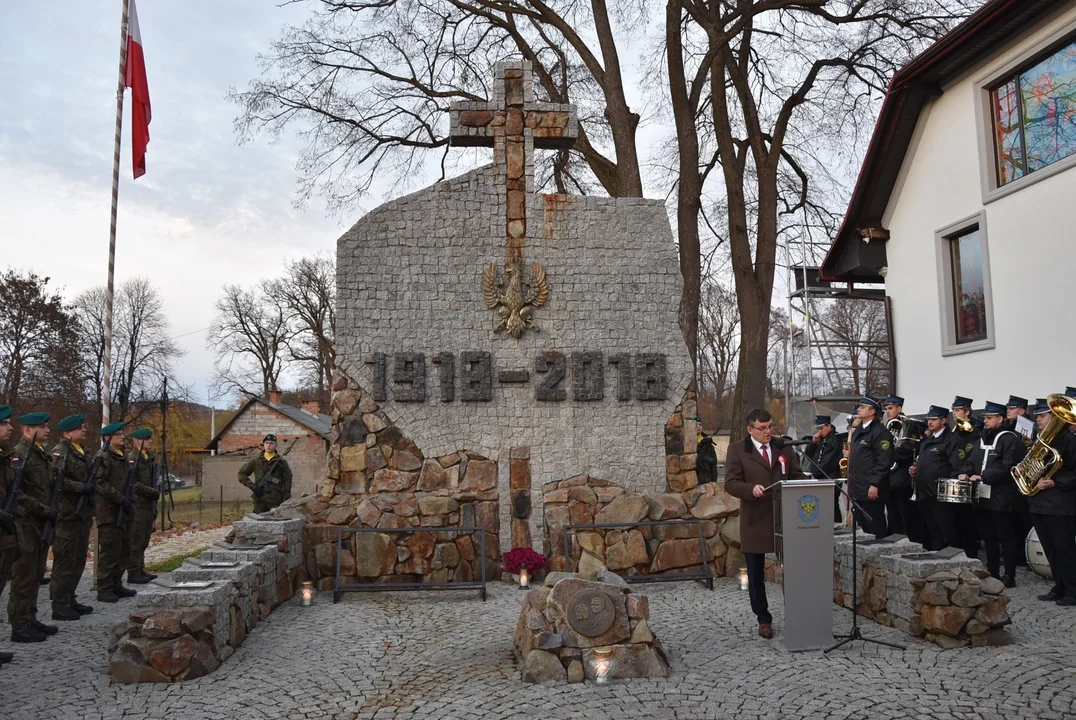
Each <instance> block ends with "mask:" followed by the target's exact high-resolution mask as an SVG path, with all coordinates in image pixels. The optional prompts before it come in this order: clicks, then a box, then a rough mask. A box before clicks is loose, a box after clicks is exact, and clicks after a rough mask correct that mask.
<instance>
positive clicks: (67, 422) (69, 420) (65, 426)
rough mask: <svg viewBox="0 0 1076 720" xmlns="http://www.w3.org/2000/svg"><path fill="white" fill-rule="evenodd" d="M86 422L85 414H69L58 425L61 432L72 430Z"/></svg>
mask: <svg viewBox="0 0 1076 720" xmlns="http://www.w3.org/2000/svg"><path fill="white" fill-rule="evenodd" d="M84 422H86V416H85V415H68V416H67V417H65V418H64V419H63V420H61V421H60V423H59V424H58V425H57V426H56V427H57V428H58V429H59V431H60V432H71V431H72V430H78V429H79V428H80V427H82V424H83V423H84Z"/></svg>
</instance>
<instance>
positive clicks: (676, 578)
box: [563, 518, 714, 590]
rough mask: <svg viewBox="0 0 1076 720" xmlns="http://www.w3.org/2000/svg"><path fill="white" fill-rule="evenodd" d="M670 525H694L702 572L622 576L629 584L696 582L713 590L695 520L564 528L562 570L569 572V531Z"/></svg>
mask: <svg viewBox="0 0 1076 720" xmlns="http://www.w3.org/2000/svg"><path fill="white" fill-rule="evenodd" d="M671 525H694V526H695V532H696V534H697V535H698V538H699V557H700V558H701V559H702V572H664V573H657V574H655V575H624V576H623V577H624V579H625V580H627V581H628V582H629V583H657V582H680V581H682V580H697V581H699V582H701V583H702V584H703V585H705V586H706V587H707V588H708V589H710V590H713V589H714V577H713V575H711V574H710V561H709V556H710V554H709V553H708V552H707V549H706V543H705V541H704V540H703V537H702V521H701V520H699V519H697V518H696V519H695V520H650V521H645V522H633V523H589V524H586V525H565V526H564V534H563V537H564V569H565V570H567V571H569V572H570V571H571V565H570V563H571V560H572V555H571V549H570V547H569V545H568V532H569V531H570V530H615V529H617V528H637V527H659V526H671Z"/></svg>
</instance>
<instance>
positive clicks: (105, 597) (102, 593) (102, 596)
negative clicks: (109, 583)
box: [97, 588, 120, 603]
mask: <svg viewBox="0 0 1076 720" xmlns="http://www.w3.org/2000/svg"><path fill="white" fill-rule="evenodd" d="M97 601H98V602H106V603H115V602H119V601H120V598H119V596H118V595H117V594H116V593H114V592H112V588H102V589H100V590H98V591H97Z"/></svg>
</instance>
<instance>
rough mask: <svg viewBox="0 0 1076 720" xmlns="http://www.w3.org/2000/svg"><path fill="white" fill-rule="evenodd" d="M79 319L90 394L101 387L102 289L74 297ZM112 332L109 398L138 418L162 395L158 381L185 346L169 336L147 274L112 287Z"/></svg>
mask: <svg viewBox="0 0 1076 720" xmlns="http://www.w3.org/2000/svg"><path fill="white" fill-rule="evenodd" d="M73 307H74V310H75V312H76V314H77V316H78V319H79V352H80V356H81V366H82V379H83V381H84V382H85V383H86V385H87V387H88V389H89V391H90V393H91V394H92V396H93V397H94V398H97V399H100V397H101V393H102V392H103V384H104V380H103V365H104V310H105V289H104V288H103V287H94V288H90V289H89V290H86V291H84V292H82V293H80V294H79V295H78V296H77V297H76V298H75V301H74V304H73ZM113 308H114V313H115V321H114V322H113V337H112V352H113V357H112V368H113V383H112V386H111V388H110V394H111V395H112V397H111V398H109V401H110V403H111V404H112V406H113V407H115V408H117V409H118V412H119V417H120V418H121V419H124V420H127V421H134V420H136V419H137V418H138V417H139V416H140V415H141V413H142V412H143V411H144V409H145V408H146V407H148V406H149V405H151V404H152V403H155V402H157V400H158V399H159V397H160V391H161V382H162V381H163V380H164V379H165V378H169V379H170V380H171V381H172V382H173V387H177V386H178V383H176V382H175V379H174V377H173V375H174V369H175V363H176V361H177V360H178V359H179V358H180V357H182V356H183V351H182V350H180V348H179V346H178V345H176V343H175V341H174V340H172V339H171V337H170V333H171V328H170V325H169V323H168V317H167V316H166V315H165V312H164V301H163V300H162V299H161V295H160V293H159V292H158V291H157V289H156V288H155V287H153V285H152V283H150V281H149V280H148V279H147V278H143V277H135V278H130V279H128V280H125V281H124V282H123V283H121V284H120V286H119V289H118V291H117V292H116V297H115V303H114V306H113Z"/></svg>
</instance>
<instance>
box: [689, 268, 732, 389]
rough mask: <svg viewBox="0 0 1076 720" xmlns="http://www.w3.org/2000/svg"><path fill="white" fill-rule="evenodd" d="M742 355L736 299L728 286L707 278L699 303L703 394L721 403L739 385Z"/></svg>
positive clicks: (699, 378) (700, 376) (701, 385)
mask: <svg viewBox="0 0 1076 720" xmlns="http://www.w3.org/2000/svg"><path fill="white" fill-rule="evenodd" d="M739 356H740V313H739V310H738V308H737V307H736V296H735V294H734V293H733V292H732V290H730V289H729V288H727V287H726V286H725V285H723V284H722V283H720V282H718V281H717V280H714V279H707V280H706V282H704V283H703V286H702V300H701V302H700V303H699V370H698V380H699V392H700V393H705V392H711V391H712V392H713V394H714V400H715V401H717V402H718V403H720V402H721V401H722V400H724V399H725V397H726V395H727V394H728V393H729V392H730V390H731V389H732V388H733V386H734V385H735V377H736V375H735V373H736V363H737V361H738V359H739Z"/></svg>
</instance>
